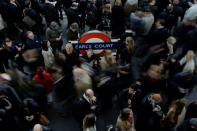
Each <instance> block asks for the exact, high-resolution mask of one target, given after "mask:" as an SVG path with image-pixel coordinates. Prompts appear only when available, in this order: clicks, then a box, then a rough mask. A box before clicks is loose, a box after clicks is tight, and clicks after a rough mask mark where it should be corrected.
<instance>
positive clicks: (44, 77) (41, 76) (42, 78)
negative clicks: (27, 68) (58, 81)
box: [33, 67, 53, 103]
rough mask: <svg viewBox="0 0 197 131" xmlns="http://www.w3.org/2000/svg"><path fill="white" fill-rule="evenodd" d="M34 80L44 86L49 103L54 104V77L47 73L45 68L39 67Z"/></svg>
mask: <svg viewBox="0 0 197 131" xmlns="http://www.w3.org/2000/svg"><path fill="white" fill-rule="evenodd" d="M33 80H34V81H35V82H36V83H38V84H41V85H43V86H44V90H45V92H46V94H47V99H48V102H49V103H51V102H52V93H51V92H52V90H53V79H52V76H51V75H50V74H49V73H47V72H46V71H45V70H44V69H43V67H38V68H37V71H36V73H35V75H34V77H33Z"/></svg>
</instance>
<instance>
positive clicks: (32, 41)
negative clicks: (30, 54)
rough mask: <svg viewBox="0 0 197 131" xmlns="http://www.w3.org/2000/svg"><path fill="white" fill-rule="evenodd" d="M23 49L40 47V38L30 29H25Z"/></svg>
mask: <svg viewBox="0 0 197 131" xmlns="http://www.w3.org/2000/svg"><path fill="white" fill-rule="evenodd" d="M26 34H27V40H26V45H25V49H41V40H40V39H38V37H37V36H36V35H34V33H33V32H32V31H27V33H26Z"/></svg>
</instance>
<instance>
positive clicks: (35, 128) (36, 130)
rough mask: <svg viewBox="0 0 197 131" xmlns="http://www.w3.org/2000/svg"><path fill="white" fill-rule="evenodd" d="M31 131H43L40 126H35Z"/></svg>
mask: <svg viewBox="0 0 197 131" xmlns="http://www.w3.org/2000/svg"><path fill="white" fill-rule="evenodd" d="M33 131H43V129H42V125H40V124H35V125H34V127H33Z"/></svg>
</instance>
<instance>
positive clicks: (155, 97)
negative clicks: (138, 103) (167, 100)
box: [152, 93, 162, 104]
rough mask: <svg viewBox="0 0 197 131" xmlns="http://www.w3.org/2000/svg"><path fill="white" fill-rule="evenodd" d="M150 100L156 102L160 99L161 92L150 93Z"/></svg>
mask: <svg viewBox="0 0 197 131" xmlns="http://www.w3.org/2000/svg"><path fill="white" fill-rule="evenodd" d="M152 100H153V101H154V102H155V103H156V104H158V103H160V102H161V101H162V97H161V94H160V93H154V94H152Z"/></svg>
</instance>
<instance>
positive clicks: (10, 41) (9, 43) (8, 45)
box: [3, 37, 12, 49]
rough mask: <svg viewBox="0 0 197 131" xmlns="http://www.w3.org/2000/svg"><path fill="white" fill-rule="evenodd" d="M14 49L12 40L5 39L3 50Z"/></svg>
mask: <svg viewBox="0 0 197 131" xmlns="http://www.w3.org/2000/svg"><path fill="white" fill-rule="evenodd" d="M11 47H12V40H11V39H10V38H8V37H6V38H5V40H4V42H3V48H5V49H10V48H11Z"/></svg>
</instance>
